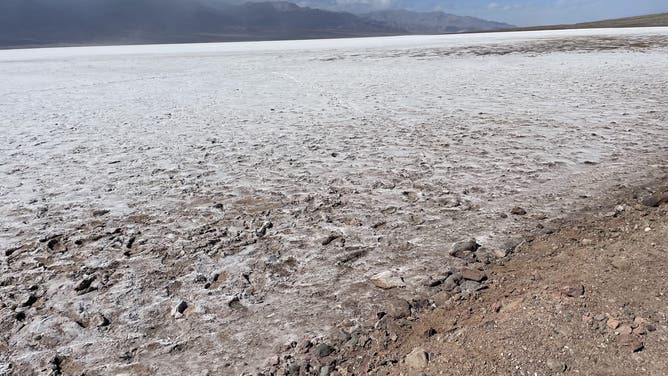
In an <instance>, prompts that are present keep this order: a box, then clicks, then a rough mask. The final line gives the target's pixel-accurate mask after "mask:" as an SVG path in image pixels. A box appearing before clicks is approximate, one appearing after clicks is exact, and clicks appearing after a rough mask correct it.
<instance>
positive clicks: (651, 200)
mask: <svg viewBox="0 0 668 376" xmlns="http://www.w3.org/2000/svg"><path fill="white" fill-rule="evenodd" d="M665 203H668V192H656V193H654V194H652V195H650V196H647V197H645V198H644V199H643V200H642V204H643V205H645V206H649V207H652V208H656V207H658V206H659V205H661V204H665Z"/></svg>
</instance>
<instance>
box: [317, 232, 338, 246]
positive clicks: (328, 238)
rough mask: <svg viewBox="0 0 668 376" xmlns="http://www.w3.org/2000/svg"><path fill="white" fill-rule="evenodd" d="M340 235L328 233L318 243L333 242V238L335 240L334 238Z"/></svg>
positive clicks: (326, 243)
mask: <svg viewBox="0 0 668 376" xmlns="http://www.w3.org/2000/svg"><path fill="white" fill-rule="evenodd" d="M340 237H341V235H337V234H330V235H328V236H327V237H326V238H324V239H323V240H322V242H320V244H322V245H328V244H329V243H331V242H333V241H334V240H336V239H338V238H340Z"/></svg>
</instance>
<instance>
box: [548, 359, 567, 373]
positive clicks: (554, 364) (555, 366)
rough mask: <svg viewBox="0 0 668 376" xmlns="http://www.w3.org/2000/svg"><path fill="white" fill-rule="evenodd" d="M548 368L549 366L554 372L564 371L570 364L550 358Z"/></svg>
mask: <svg viewBox="0 0 668 376" xmlns="http://www.w3.org/2000/svg"><path fill="white" fill-rule="evenodd" d="M547 368H549V369H550V370H551V371H552V372H556V373H563V372H566V369H567V368H568V366H567V365H566V363H564V362H561V361H559V360H548V361H547Z"/></svg>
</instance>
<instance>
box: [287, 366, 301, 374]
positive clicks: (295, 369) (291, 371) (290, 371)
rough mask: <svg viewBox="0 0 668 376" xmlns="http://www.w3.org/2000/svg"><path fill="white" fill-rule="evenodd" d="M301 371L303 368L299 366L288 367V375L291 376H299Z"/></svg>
mask: <svg viewBox="0 0 668 376" xmlns="http://www.w3.org/2000/svg"><path fill="white" fill-rule="evenodd" d="M300 370H301V367H300V366H299V364H291V365H290V366H288V372H287V374H288V375H289V376H299V371H300Z"/></svg>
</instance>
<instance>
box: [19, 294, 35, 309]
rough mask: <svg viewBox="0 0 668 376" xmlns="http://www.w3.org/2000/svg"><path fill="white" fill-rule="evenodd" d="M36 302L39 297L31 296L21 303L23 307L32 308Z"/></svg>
mask: <svg viewBox="0 0 668 376" xmlns="http://www.w3.org/2000/svg"><path fill="white" fill-rule="evenodd" d="M36 301H37V297H36V296H35V295H33V294H30V295H28V296H27V297H26V298H25V299H24V300H23V301H22V302H21V307H30V306H31V305H33V304H34V303H35V302H36Z"/></svg>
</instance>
